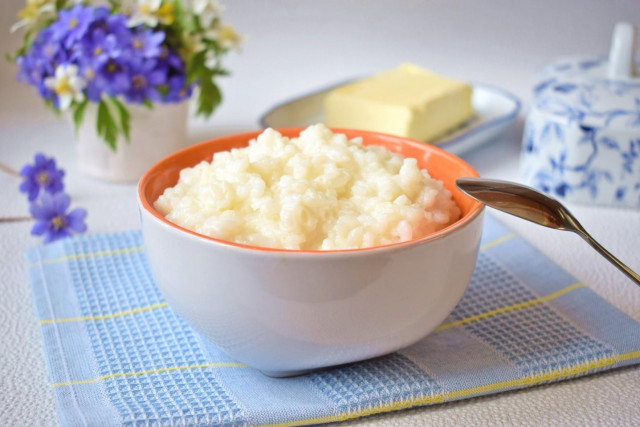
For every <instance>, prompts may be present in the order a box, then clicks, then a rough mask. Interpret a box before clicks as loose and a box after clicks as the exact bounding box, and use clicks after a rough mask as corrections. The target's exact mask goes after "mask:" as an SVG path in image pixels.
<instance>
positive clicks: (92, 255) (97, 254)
mask: <svg viewBox="0 0 640 427" xmlns="http://www.w3.org/2000/svg"><path fill="white" fill-rule="evenodd" d="M143 249H144V246H136V247H133V248H124V249H113V250H110V251H100V252H89V253H86V254H73V255H67V256H63V257H60V258H51V259H45V260H42V261H40V262H35V263H32V264H29V267H34V266H36V265H40V264H41V265H48V264H57V263H59V262H65V261H71V260H73V259H86V258H95V257H100V256H109V255H124V254H130V253H135V252H140V251H142V250H143Z"/></svg>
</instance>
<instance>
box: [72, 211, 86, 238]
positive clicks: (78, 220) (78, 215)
mask: <svg viewBox="0 0 640 427" xmlns="http://www.w3.org/2000/svg"><path fill="white" fill-rule="evenodd" d="M86 217H87V210H86V209H82V208H75V209H74V210H72V211H71V212H69V215H67V225H68V227H69V228H70V229H72V230H73V231H75V232H76V233H84V232H85V231H87V224H85V223H84V219H85V218H86Z"/></svg>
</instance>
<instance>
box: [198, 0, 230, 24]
mask: <svg viewBox="0 0 640 427" xmlns="http://www.w3.org/2000/svg"><path fill="white" fill-rule="evenodd" d="M191 1H192V5H191V8H192V10H193V14H194V15H196V16H197V17H198V20H199V21H200V25H202V28H204V29H205V30H206V29H209V28H211V26H212V25H213V21H214V20H215V19H216V18H217V17H219V16H220V14H221V13H222V11H223V10H224V8H223V6H222V5H221V4H220V2H219V1H218V0H191Z"/></svg>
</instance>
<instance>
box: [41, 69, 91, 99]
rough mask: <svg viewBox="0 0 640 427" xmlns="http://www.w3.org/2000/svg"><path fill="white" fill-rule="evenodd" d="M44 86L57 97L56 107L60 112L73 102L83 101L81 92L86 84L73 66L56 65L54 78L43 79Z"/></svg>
mask: <svg viewBox="0 0 640 427" xmlns="http://www.w3.org/2000/svg"><path fill="white" fill-rule="evenodd" d="M44 84H45V86H46V87H47V88H49V89H51V90H53V91H54V92H55V94H56V95H57V96H58V107H59V108H60V109H61V110H66V109H67V108H69V106H70V105H71V103H72V102H73V101H77V102H81V101H82V100H84V93H83V92H82V90H83V89H84V88H85V87H86V86H87V82H86V80H84V79H83V78H82V77H80V76H79V75H78V67H77V66H75V65H65V64H63V65H58V67H57V68H56V73H55V76H54V77H47V78H46V79H44Z"/></svg>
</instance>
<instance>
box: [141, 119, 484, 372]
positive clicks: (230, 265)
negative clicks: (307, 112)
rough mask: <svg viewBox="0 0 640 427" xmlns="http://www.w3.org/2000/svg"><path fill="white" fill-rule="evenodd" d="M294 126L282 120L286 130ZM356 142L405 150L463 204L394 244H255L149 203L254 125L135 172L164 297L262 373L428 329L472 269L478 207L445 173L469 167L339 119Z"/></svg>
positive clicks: (325, 361) (358, 351)
mask: <svg viewBox="0 0 640 427" xmlns="http://www.w3.org/2000/svg"><path fill="white" fill-rule="evenodd" d="M300 130H301V129H283V130H280V132H281V133H282V134H283V135H285V136H297V135H298V134H299V132H300ZM339 131H340V132H341V133H345V134H346V135H347V137H349V138H353V137H356V136H361V137H362V138H363V143H364V144H365V145H367V144H376V145H382V146H385V147H386V148H387V149H389V150H391V151H395V152H397V153H399V154H401V155H403V156H405V157H409V156H411V157H415V158H417V159H418V163H419V165H420V166H421V167H422V168H426V169H427V170H429V172H430V173H431V175H432V176H434V177H435V178H438V179H441V180H443V181H444V182H445V186H446V187H447V188H448V189H449V190H450V191H451V192H452V193H453V195H454V198H455V200H456V202H457V204H458V205H459V206H460V208H461V210H462V212H463V215H462V218H461V219H460V220H459V221H457V222H456V223H455V224H453V225H451V226H449V227H447V228H446V229H444V230H441V231H439V232H437V233H434V234H431V235H428V236H426V237H423V238H421V239H416V240H412V241H409V242H405V243H399V244H393V245H387V246H380V247H373V248H366V249H354V250H343V251H292V250H280V249H269V248H257V247H251V246H246V245H241V244H236V243H231V242H226V241H222V240H218V239H215V238H211V237H207V236H203V235H199V234H197V233H194V232H192V231H189V230H187V229H184V228H182V227H180V226H178V225H175V224H173V223H171V222H169V221H167V220H166V219H164V218H163V217H162V216H161V215H160V214H159V213H158V212H157V211H156V210H155V209H154V207H153V202H154V201H155V200H156V199H157V197H158V196H159V195H160V194H162V192H163V190H164V189H165V188H167V187H169V186H173V185H174V184H175V183H176V181H177V179H178V173H179V171H180V170H181V169H183V168H185V167H190V166H193V165H195V164H197V163H198V162H200V161H201V160H207V161H210V160H211V157H212V155H213V153H214V152H216V151H222V150H228V149H230V148H233V147H240V146H245V145H247V143H248V142H249V140H250V139H252V138H254V137H256V136H257V135H258V134H259V132H253V133H247V134H241V135H232V136H228V137H223V138H218V139H215V140H212V141H208V142H204V143H202V144H198V145H195V146H192V147H189V148H186V149H184V150H182V151H179V152H177V153H175V154H173V155H171V156H169V157H167V158H165V159H163V160H162V161H160V162H159V163H157V164H156V165H154V166H153V167H152V168H151V169H150V170H149V171H148V172H147V173H146V174H145V175H144V176H143V177H142V179H141V180H140V183H139V185H138V197H139V203H140V211H141V218H142V230H143V235H144V240H145V247H146V251H147V256H148V259H149V264H150V267H151V271H152V274H153V277H154V278H155V280H156V282H157V284H158V286H159V288H160V290H161V292H162V293H163V295H164V297H165V298H166V300H167V301H168V302H169V305H170V306H171V307H172V308H173V309H174V310H175V311H176V312H177V313H178V314H180V315H181V316H182V317H183V318H184V319H185V320H186V321H187V322H188V323H189V324H190V325H191V326H193V327H194V328H195V329H196V330H198V331H200V332H201V333H202V334H203V335H204V336H206V337H208V338H209V339H210V340H211V341H212V342H213V343H214V344H215V345H216V346H218V347H219V348H220V349H221V350H223V351H224V352H225V353H227V354H228V355H229V356H231V357H233V358H235V359H237V360H238V361H240V362H243V363H246V364H247V365H249V366H252V367H254V368H257V369H260V370H261V371H263V372H265V373H266V374H268V375H273V376H287V375H295V374H298V373H301V372H305V371H308V370H312V369H316V368H321V367H327V366H333V365H339V364H343V363H348V362H354V361H358V360H363V359H367V358H371V357H375V356H380V355H383V354H387V353H391V352H393V351H396V350H398V349H401V348H403V347H406V346H408V345H411V344H413V343H415V342H416V341H418V340H420V339H421V338H423V337H424V336H426V335H427V334H429V333H430V332H431V331H433V330H434V329H435V328H436V327H437V326H438V325H439V324H440V323H441V322H442V321H443V320H444V319H445V318H446V317H447V315H448V314H449V313H450V312H451V311H452V310H453V308H454V307H455V305H456V304H457V303H458V301H459V300H460V298H461V297H462V294H463V293H464V291H465V289H466V287H467V284H468V282H469V279H470V278H471V274H472V272H473V269H474V266H475V262H476V257H477V253H478V246H479V242H480V236H481V232H482V217H483V208H482V206H481V205H480V204H479V203H478V202H475V201H473V200H471V199H469V198H468V197H466V196H464V195H463V194H462V193H460V192H459V191H458V190H457V189H456V187H455V179H456V178H458V177H460V176H477V173H476V172H475V171H474V170H473V169H472V168H471V167H470V166H469V165H467V164H466V163H464V162H463V161H462V160H461V159H459V158H458V157H456V156H454V155H452V154H449V153H447V152H445V151H443V150H440V149H438V148H436V147H433V146H431V145H427V144H423V143H419V142H415V141H411V140H408V139H405V138H400V137H395V136H389V135H382V134H377V133H374V132H364V131H348V130H339Z"/></svg>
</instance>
